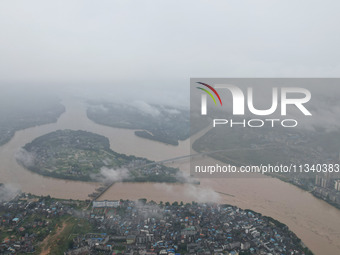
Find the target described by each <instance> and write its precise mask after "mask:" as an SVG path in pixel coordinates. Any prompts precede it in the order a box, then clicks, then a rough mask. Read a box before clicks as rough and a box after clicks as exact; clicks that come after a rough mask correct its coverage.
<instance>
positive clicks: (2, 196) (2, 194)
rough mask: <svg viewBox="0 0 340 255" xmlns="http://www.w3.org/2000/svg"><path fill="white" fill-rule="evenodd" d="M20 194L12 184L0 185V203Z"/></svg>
mask: <svg viewBox="0 0 340 255" xmlns="http://www.w3.org/2000/svg"><path fill="white" fill-rule="evenodd" d="M18 194H20V189H19V188H18V187H16V186H15V185H13V184H1V185H0V202H6V201H10V200H12V199H13V198H15V197H16V196H17V195H18Z"/></svg>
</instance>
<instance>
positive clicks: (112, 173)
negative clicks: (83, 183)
mask: <svg viewBox="0 0 340 255" xmlns="http://www.w3.org/2000/svg"><path fill="white" fill-rule="evenodd" d="M128 177H129V171H128V170H127V169H126V168H119V169H112V168H107V167H102V168H101V169H100V173H99V174H95V175H91V178H92V179H93V180H95V181H99V182H103V183H111V182H120V181H123V180H125V179H127V178H128Z"/></svg>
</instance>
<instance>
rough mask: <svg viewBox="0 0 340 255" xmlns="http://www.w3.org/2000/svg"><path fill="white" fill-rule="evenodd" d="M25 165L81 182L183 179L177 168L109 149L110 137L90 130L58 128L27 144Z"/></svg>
mask: <svg viewBox="0 0 340 255" xmlns="http://www.w3.org/2000/svg"><path fill="white" fill-rule="evenodd" d="M17 161H18V162H19V163H20V164H21V165H23V166H24V167H25V168H27V169H29V170H31V171H33V172H36V173H38V174H42V175H45V176H49V177H54V178H61V179H70V180H79V181H111V182H112V181H130V182H182V181H183V180H184V178H181V176H180V174H179V170H178V169H177V168H171V167H166V166H164V165H161V164H156V163H155V162H153V161H150V160H148V159H145V158H139V157H135V156H128V155H125V154H120V153H117V152H115V151H113V150H111V149H110V142H109V139H108V138H106V137H104V136H102V135H98V134H94V133H91V132H87V131H81V130H78V131H74V130H57V131H55V132H52V133H49V134H46V135H43V136H40V137H38V138H36V139H34V140H33V141H32V142H31V143H28V144H26V145H25V146H24V147H23V149H22V150H21V152H20V153H19V154H18V156H17Z"/></svg>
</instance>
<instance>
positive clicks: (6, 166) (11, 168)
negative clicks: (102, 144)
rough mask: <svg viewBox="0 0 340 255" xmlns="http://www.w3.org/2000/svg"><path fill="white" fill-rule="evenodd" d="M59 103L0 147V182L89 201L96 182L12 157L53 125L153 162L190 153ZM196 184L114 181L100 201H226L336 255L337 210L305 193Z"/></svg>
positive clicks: (245, 181) (76, 105)
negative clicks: (46, 119)
mask: <svg viewBox="0 0 340 255" xmlns="http://www.w3.org/2000/svg"><path fill="white" fill-rule="evenodd" d="M63 104H64V105H65V107H66V112H65V113H64V114H62V115H61V117H60V118H59V120H58V121H57V123H53V124H47V125H42V126H37V127H33V128H28V129H25V130H21V131H18V132H16V134H15V136H14V137H13V138H12V139H11V140H10V141H9V142H8V143H7V144H5V145H3V146H1V147H0V162H1V163H0V182H2V183H9V184H11V185H13V186H15V187H17V188H19V189H21V190H22V191H23V192H29V193H32V194H36V195H50V196H52V197H57V198H65V199H70V198H71V199H88V194H90V193H92V192H94V191H95V189H96V188H97V187H99V186H100V184H98V183H85V182H77V181H65V180H61V179H53V178H49V177H44V176H41V175H38V174H35V173H32V172H30V171H28V170H26V169H25V168H23V167H22V166H20V165H19V164H18V163H17V162H16V160H15V154H16V153H17V152H18V150H19V149H20V148H21V147H23V146H24V145H25V144H26V143H28V142H31V141H32V140H33V139H35V138H37V137H39V136H41V135H44V134H47V133H49V132H53V131H55V130H58V129H73V130H86V131H90V132H94V133H97V134H100V135H104V136H106V137H108V138H109V140H110V145H111V149H112V150H114V151H116V152H119V153H125V154H128V155H135V156H139V157H146V158H148V159H150V160H155V161H159V160H163V159H169V158H174V157H178V156H183V155H188V154H190V140H189V139H188V140H185V141H181V142H180V143H179V146H172V145H166V144H163V143H160V142H156V141H151V140H147V139H143V138H140V137H137V136H135V135H134V130H128V129H118V128H111V127H106V126H101V125H98V124H95V123H94V122H92V121H90V120H89V119H88V118H87V116H86V105H85V104H84V103H82V102H81V101H74V100H65V101H64V102H63ZM199 135H202V133H201V134H198V135H197V136H199ZM171 165H172V166H175V167H179V168H180V169H181V170H182V171H186V172H187V171H188V169H189V161H188V160H180V161H178V162H175V163H172V164H171ZM200 182H201V184H200V185H190V184H158V183H117V184H115V185H113V186H112V187H111V188H110V189H109V190H108V191H107V192H106V193H105V194H104V195H103V196H102V197H101V198H100V199H102V200H104V199H121V198H122V199H132V200H133V199H138V198H147V199H148V200H154V201H163V202H165V201H170V202H172V201H184V202H191V201H193V200H196V201H201V202H206V201H214V202H219V203H228V204H232V205H236V206H238V207H241V208H243V209H246V208H248V209H252V210H254V211H257V212H260V213H262V214H264V215H266V216H271V217H273V218H275V219H277V220H279V221H281V222H283V223H285V224H287V225H288V227H289V228H290V229H291V230H292V231H293V232H295V233H296V234H297V235H298V237H299V238H301V239H302V241H303V242H304V243H305V244H306V245H307V246H308V247H309V248H310V249H311V250H312V251H313V252H314V253H315V254H319V255H337V254H340V210H338V209H336V208H334V207H332V206H330V205H329V204H327V203H326V202H324V201H322V200H319V199H317V198H315V197H313V196H312V195H311V194H309V193H308V192H306V191H303V190H300V189H299V188H297V187H295V186H293V185H291V184H288V183H284V182H282V181H279V180H277V179H274V178H230V179H201V180H200Z"/></svg>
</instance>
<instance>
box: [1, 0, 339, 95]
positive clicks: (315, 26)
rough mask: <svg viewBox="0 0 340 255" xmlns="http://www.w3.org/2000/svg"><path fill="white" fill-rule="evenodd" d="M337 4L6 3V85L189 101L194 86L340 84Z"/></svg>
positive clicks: (310, 0)
mask: <svg viewBox="0 0 340 255" xmlns="http://www.w3.org/2000/svg"><path fill="white" fill-rule="evenodd" d="M339 7H340V1H338V0H323V1H319V0H318V1H315V0H298V1H297V0H280V1H277V0H243V1H240V0H223V1H214V0H209V1H201V0H192V1H189V0H182V1H176V0H163V1H159V0H152V1H151V0H138V1H131V0H121V1H115V0H100V1H87V0H81V1H73V0H66V1H64V0H58V1H46V0H41V1H40V0H29V1H27V0H23V1H16V0H8V1H6V0H3V1H1V2H0V36H1V37H0V83H1V85H8V84H22V85H29V84H40V85H43V86H47V87H48V86H50V87H53V86H56V85H60V84H61V85H64V86H66V87H70V88H72V87H77V86H78V87H80V86H85V87H84V91H86V89H90V88H94V89H96V88H111V89H112V90H119V86H122V87H125V89H126V88H128V90H132V89H134V90H136V91H142V90H145V89H146V90H151V91H165V90H169V91H178V90H179V89H181V88H185V91H186V92H188V87H189V78H190V77H339V76H340V75H339V74H340V64H339V59H340V53H339V52H340V50H339V45H340V33H339V24H340V15H339V9H340V8H339Z"/></svg>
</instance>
